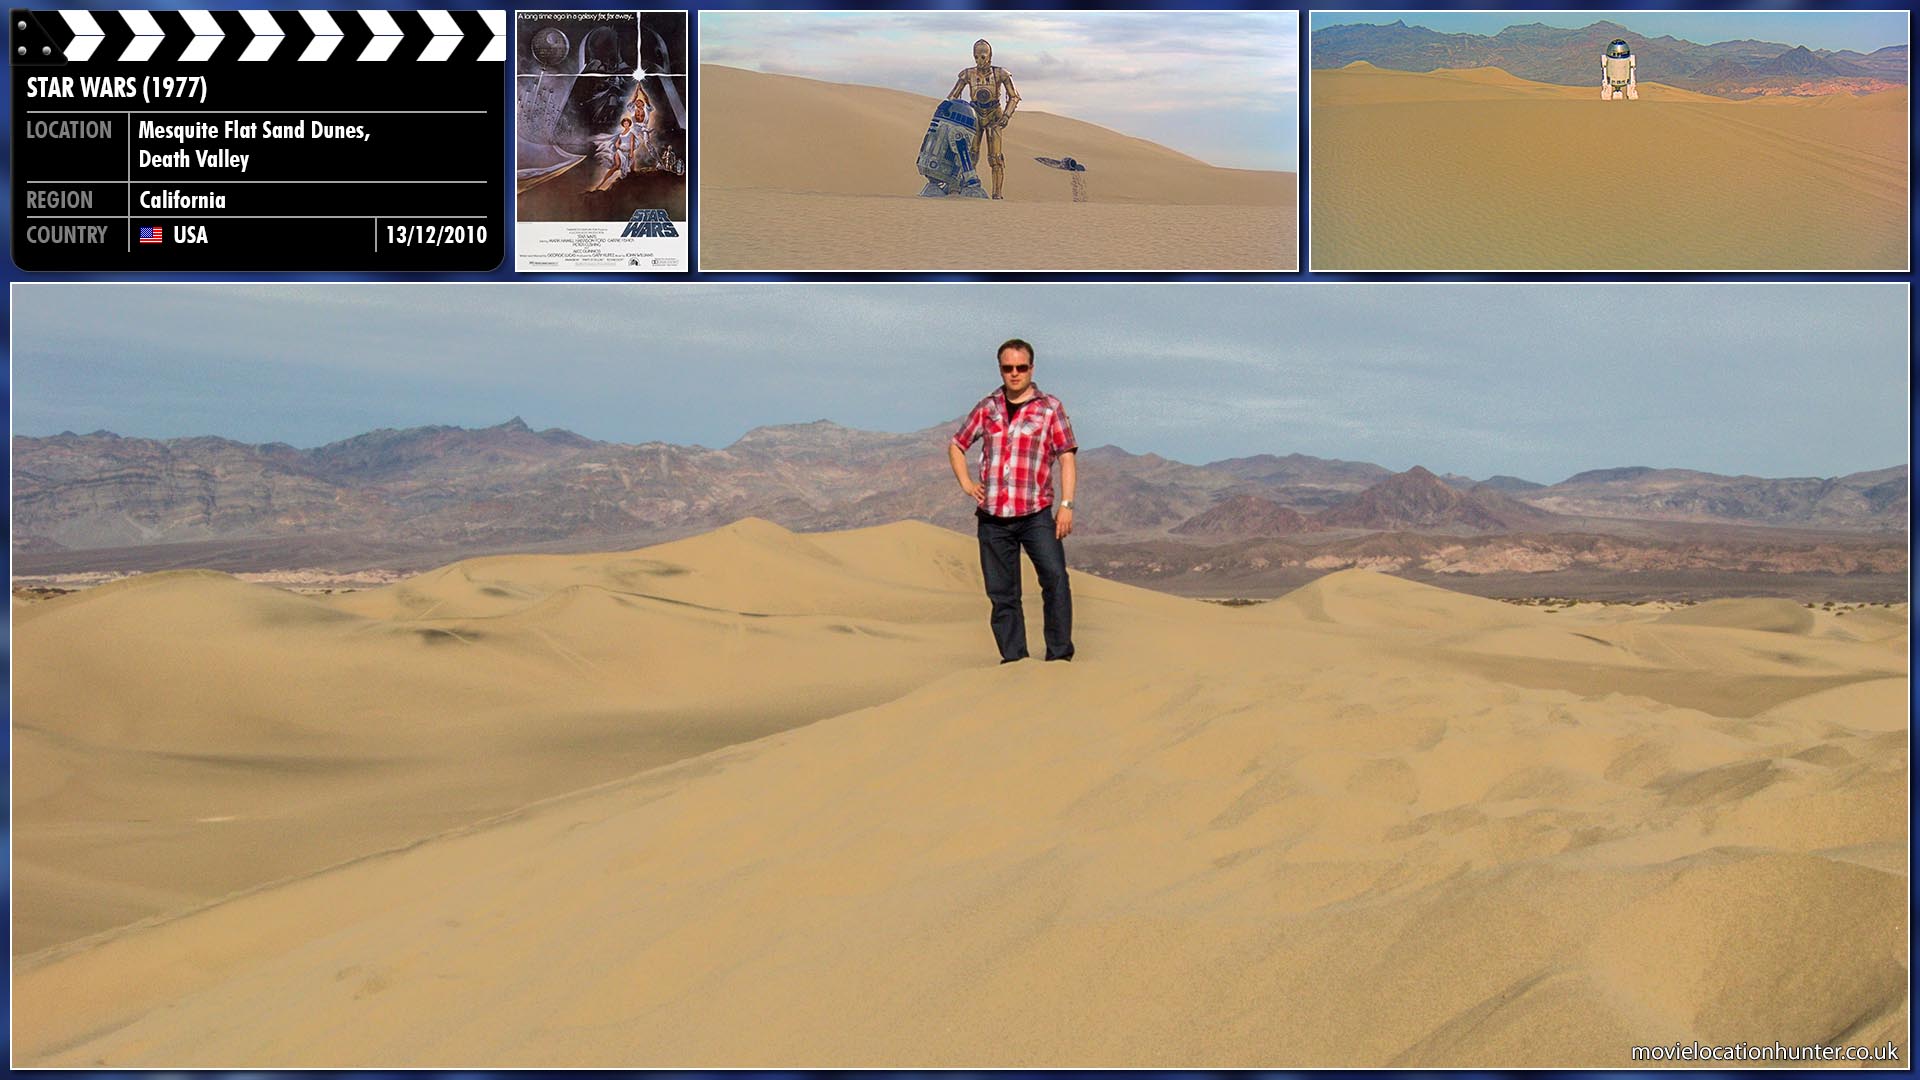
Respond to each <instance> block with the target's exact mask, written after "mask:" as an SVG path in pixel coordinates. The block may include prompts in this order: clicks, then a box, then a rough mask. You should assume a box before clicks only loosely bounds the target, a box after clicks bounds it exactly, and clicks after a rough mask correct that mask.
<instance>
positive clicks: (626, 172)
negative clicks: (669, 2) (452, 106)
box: [514, 25, 687, 221]
mask: <svg viewBox="0 0 1920 1080" xmlns="http://www.w3.org/2000/svg"><path fill="white" fill-rule="evenodd" d="M575 33H576V35H577V36H578V38H579V40H577V41H575V40H572V39H570V38H569V36H568V35H567V33H566V32H565V31H564V30H562V29H561V28H560V27H559V26H554V25H549V26H544V27H541V28H539V29H538V30H537V31H535V32H534V33H533V34H532V35H530V36H529V37H528V38H527V39H525V46H524V49H523V56H522V57H521V72H522V75H521V77H520V78H518V79H516V80H515V83H516V86H515V90H516V102H515V108H516V111H517V115H518V119H519V134H518V139H517V140H516V145H515V158H514V160H515V166H516V168H515V178H514V179H515V190H516V193H517V195H518V210H517V216H518V217H519V219H520V220H522V221H624V220H626V219H627V218H629V217H630V216H632V214H633V211H635V210H641V209H647V210H666V211H667V214H668V216H669V217H670V218H672V219H673V220H675V221H685V220H686V217H687V195H686V143H687V104H686V79H685V77H684V76H678V75H658V74H647V73H644V72H640V71H636V67H635V62H636V60H638V59H641V58H638V57H634V56H631V55H629V53H630V51H631V50H629V48H628V47H627V46H628V44H629V42H627V41H626V40H624V39H623V36H622V35H621V34H620V33H619V32H618V31H616V30H615V29H613V28H612V27H610V26H595V27H591V28H586V27H578V28H575ZM653 37H655V38H658V37H660V35H658V34H654V35H653ZM638 39H639V40H638V43H639V47H640V51H641V52H642V53H644V54H647V56H646V66H648V67H652V66H654V65H655V64H660V63H670V62H671V61H670V60H669V59H668V53H669V52H670V50H668V49H667V48H666V47H665V46H663V45H662V44H661V43H660V42H657V41H649V38H648V32H647V29H646V28H645V27H642V28H641V32H640V34H639V35H638ZM649 46H651V48H650V47H649ZM655 54H658V55H655ZM529 75H531V76H534V77H532V78H529V77H527V76H529ZM623 120H626V121H631V123H629V124H626V125H623V124H622V121H623ZM623 130H624V131H625V132H627V133H628V137H627V138H624V139H623V138H622V133H623Z"/></svg>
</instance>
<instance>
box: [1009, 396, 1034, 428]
mask: <svg viewBox="0 0 1920 1080" xmlns="http://www.w3.org/2000/svg"><path fill="white" fill-rule="evenodd" d="M1039 400H1040V395H1039V394H1035V395H1033V396H1032V397H1030V398H1028V399H1027V400H1025V401H1008V402H1007V423H1009V424H1011V423H1013V418H1014V417H1016V416H1019V415H1020V410H1021V409H1024V408H1026V407H1027V406H1029V405H1031V404H1033V403H1034V402H1036V401H1039Z"/></svg>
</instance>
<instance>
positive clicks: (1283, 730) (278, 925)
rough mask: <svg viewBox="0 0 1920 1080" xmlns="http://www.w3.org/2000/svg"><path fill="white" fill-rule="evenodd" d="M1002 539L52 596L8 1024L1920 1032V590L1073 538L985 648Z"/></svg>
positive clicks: (18, 702)
mask: <svg viewBox="0 0 1920 1080" xmlns="http://www.w3.org/2000/svg"><path fill="white" fill-rule="evenodd" d="M978 573H979V571H978V567H977V555H976V552H975V548H974V545H973V543H972V541H971V540H970V539H969V538H967V537H964V536H960V535H957V534H954V533H949V532H945V531H943V530H940V529H937V528H934V527H932V526H926V525H916V524H901V525H892V526H884V527H880V528H875V529H866V530H859V531H855V532H848V533H837V534H818V535H796V534H792V533H788V532H785V531H784V530H781V529H779V528H777V527H775V526H772V525H768V524H766V523H763V522H757V521H751V520H750V521H746V522H742V523H739V524H736V525H733V526H729V527H728V528H726V529H723V530H720V531H718V532H716V533H711V534H707V535H705V536H700V537H695V538H692V539H690V540H685V541H679V542H676V543H674V544H668V545H662V546H659V547H655V548H649V549H645V550H642V551H638V552H626V553H617V554H607V555H589V556H524V557H502V558H490V559H480V560H472V561H468V562H463V563H458V564H455V565H453V566H450V567H447V568H445V569H443V570H439V571H435V572H432V573H428V574H425V575H421V576H420V577H417V578H413V579H410V580H407V581H404V582H400V583H397V584H395V585H392V586H388V587H386V588H382V589H377V590H371V591H366V592H358V593H351V594H347V595H344V596H332V597H327V596H298V595H294V594H291V593H287V592H284V591H281V590H277V589H273V588H271V587H268V586H265V585H256V584H246V583H241V582H238V581H235V580H233V579H230V578H227V577H225V576H223V575H215V574H204V573H191V572H187V573H179V572H176V573H166V574H156V575H149V576H146V577H142V578H135V579H129V580H127V581H124V582H120V583H116V584H113V585H108V586H102V587H100V588H97V589H93V590H89V591H87V592H82V593H76V594H72V595H68V596H63V597H59V598H56V599H53V600H49V601H44V602H40V603H36V604H32V605H28V606H24V607H19V608H17V609H16V611H15V620H16V626H15V630H14V650H15V675H16V690H15V694H16V697H15V713H14V716H15V730H14V738H15V759H14V760H15V784H16V788H15V805H14V808H13V809H14V814H15V819H14V820H15V830H16V831H15V844H16V847H15V864H14V872H15V881H14V900H15V915H14V918H15V934H16V938H15V946H16V953H17V955H16V958H15V962H14V964H15V966H14V975H15V983H14V996H13V1000H14V1009H13V1031H12V1036H13V1054H14V1059H15V1063H16V1064H21V1065H112V1066H134V1065H152V1066H169V1067H175V1066H191V1065H206V1066H215V1065H218V1066H243V1065H244V1066H272V1065H311V1066H340V1067H374V1066H399V1065H437V1066H449V1067H453V1066H483V1065H495V1066H504V1065H535V1064H546V1065H657V1066H720V1065H741V1066H749V1065H752V1066H758V1065H794V1066H801V1065H804V1066H853V1065H876V1066H908V1065H969V1066H988V1065H1009V1066H1012V1065H1034V1066H1039V1065H1206V1066H1242V1065H1244V1066H1257V1065H1276V1064H1285V1065H1338V1064H1351V1065H1386V1064H1401V1065H1449V1064H1454V1065H1468V1064H1471V1065H1528V1064H1537V1065H1548V1064H1553V1065H1589V1066H1598V1067H1630V1066H1631V1061H1630V1059H1629V1057H1628V1048H1629V1046H1631V1045H1633V1044H1650V1043H1668V1044H1671V1043H1672V1042H1674V1041H1677V1040H1678V1041H1690V1040H1693V1039H1696V1038H1697V1039H1700V1040H1702V1041H1704V1042H1710V1043H1733V1042H1738V1041H1741V1040H1746V1041H1749V1042H1763V1041H1764V1042H1767V1043H1771V1042H1772V1041H1773V1040H1775V1039H1778V1040H1780V1041H1782V1042H1784V1043H1787V1044H1790V1045H1791V1044H1797V1043H1808V1042H1822V1043H1825V1042H1839V1043H1861V1044H1867V1043H1875V1042H1884V1041H1886V1040H1888V1039H1893V1040H1903V1039H1904V1032H1905V1029H1906V1024H1907V1017H1908V1009H1909V1002H1908V996H1907V989H1906V988H1907V980H1908V969H1907V955H1908V934H1909V929H1908V922H1907V910H1908V909H1907V887H1908V866H1907V860H1906V850H1907V844H1908V832H1907V829H1908V826H1907V813H1906V799H1907V790H1908V783H1909V773H1908V730H1907V672H1906V654H1907V643H1908V630H1907V610H1906V608H1905V606H1904V605H1902V606H1900V607H1897V608H1892V609H1887V608H1857V609H1853V610H1850V611H1847V612H1846V613H1845V614H1844V615H1836V614H1832V613H1829V612H1825V611H1815V610H1809V609H1807V608H1803V607H1800V606H1797V605H1794V604H1792V603H1791V602H1786V601H1767V600H1762V601H1715V602H1711V603H1706V604H1699V605H1695V606H1692V607H1687V608H1683V609H1678V610H1670V611H1666V610H1661V609H1660V606H1658V605H1649V606H1647V607H1646V608H1645V609H1642V608H1634V607H1628V606H1604V605H1580V606H1577V607H1574V608H1556V609H1542V608H1538V607H1528V606H1520V605H1512V604H1503V603H1500V602H1497V601H1491V600H1482V599H1477V598H1472V597H1465V596H1461V595H1457V594H1454V593H1450V592H1447V591H1444V590H1440V589H1435V588H1430V587H1427V586H1422V585H1417V584H1413V583H1410V582H1406V581H1403V580H1400V579H1397V578H1390V577H1385V576H1380V575H1375V574H1370V573H1366V572H1361V571H1349V572H1343V573H1339V574H1334V575H1332V576H1329V577H1327V578H1323V579H1321V580H1320V581H1317V582H1315V583H1314V584H1312V585H1309V586H1307V587H1305V588H1303V589H1301V590H1299V591H1297V592H1295V593H1293V594H1291V595H1289V596H1287V597H1285V598H1282V599H1281V600H1278V601H1274V602H1271V603H1267V604H1260V605H1255V606H1249V607H1225V606H1221V605H1216V604H1207V603H1202V602H1199V601H1191V600H1182V599H1177V598H1173V597H1169V596H1165V595H1162V594H1158V593H1153V592H1147V591H1143V590H1139V589H1134V588H1130V587H1127V586H1122V585H1118V584H1115V583H1111V582H1106V581H1102V580H1100V579H1098V578H1093V577H1089V576H1085V575H1079V576H1076V578H1075V589H1076V601H1077V616H1078V632H1077V634H1076V638H1077V643H1078V645H1079V649H1080V656H1079V657H1078V658H1077V659H1076V661H1075V662H1074V663H1072V664H1040V663H1025V664H1016V665H1009V666H1005V667H1002V666H999V665H997V664H995V663H994V662H993V660H994V657H993V656H992V651H991V646H990V641H989V639H988V635H987V629H986V626H985V625H984V623H985V601H984V599H983V598H982V597H981V596H980V595H979V593H978V584H977V582H978ZM1029 588H1030V589H1031V583H1029ZM1035 606H1036V607H1037V605H1035ZM1038 629H1039V628H1038V626H1037V625H1035V626H1033V628H1032V632H1033V633H1034V635H1035V636H1036V638H1037V635H1038ZM650 765H657V767H649V766H650ZM133 920H138V921H133ZM1902 1058H1903V1060H1904V1053H1903V1056H1902Z"/></svg>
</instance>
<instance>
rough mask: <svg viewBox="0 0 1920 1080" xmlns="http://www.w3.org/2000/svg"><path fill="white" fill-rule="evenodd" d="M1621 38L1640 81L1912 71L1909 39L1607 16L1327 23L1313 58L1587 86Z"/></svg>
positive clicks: (1734, 86)
mask: <svg viewBox="0 0 1920 1080" xmlns="http://www.w3.org/2000/svg"><path fill="white" fill-rule="evenodd" d="M1615 38H1623V39H1625V40H1626V41H1627V42H1628V43H1630V44H1631V45H1632V47H1633V52H1634V55H1635V56H1636V57H1637V58H1638V59H1639V70H1640V77H1641V79H1642V80H1646V81H1654V82H1660V83H1665V84H1667V85H1669V86H1678V87H1680V88H1682V89H1685V90H1692V91H1695V92H1698V93H1703V94H1712V95H1714V96H1717V97H1728V98H1749V97H1759V96H1770V95H1778V94H1785V95H1793V96H1812V95H1820V94H1833V93H1853V94H1859V93H1869V92H1872V91H1877V90H1889V89H1893V88H1894V87H1899V86H1905V85H1907V79H1908V70H1907V69H1908V56H1907V46H1906V45H1890V46H1887V47H1886V48H1882V49H1877V50H1875V51H1874V52H1871V53H1861V52H1855V51H1852V50H1839V51H1834V50H1827V49H1818V50H1816V49H1808V48H1807V47H1806V46H1804V45H1785V44H1780V43H1778V42H1767V41H1749V40H1742V41H1722V42H1718V43H1716V44H1713V45H1698V44H1695V43H1694V42H1691V41H1685V40H1682V39H1680V38H1675V37H1670V36H1663V37H1657V38H1650V37H1646V36H1645V35H1642V34H1636V33H1634V32H1633V31H1632V30H1631V29H1630V28H1628V27H1625V26H1621V25H1620V24H1618V23H1612V22H1605V21H1602V22H1596V23H1593V24H1592V25H1590V26H1585V27H1581V28H1580V29H1577V30H1569V29H1562V28H1560V27H1553V26H1545V25H1542V24H1540V23H1529V24H1527V25H1524V26H1509V27H1507V28H1506V29H1505V30H1502V31H1500V32H1499V33H1498V34H1494V35H1491V36H1487V35H1481V34H1442V33H1439V32H1437V31H1434V30H1429V29H1427V28H1426V27H1424V26H1408V25H1407V24H1406V23H1405V22H1404V21H1400V22H1395V23H1392V24H1390V25H1386V26H1374V25H1347V26H1328V27H1325V28H1322V29H1320V30H1315V31H1314V32H1313V36H1312V39H1311V40H1312V65H1313V67H1315V68H1322V69H1325V68H1338V67H1345V66H1346V65H1348V64H1350V63H1353V62H1354V61H1356V60H1361V61H1366V62H1367V63H1370V64H1372V65H1374V66H1375V67H1381V68H1388V69H1390V70H1395V71H1434V70H1438V69H1441V68H1485V67H1497V68H1502V69H1504V70H1506V71H1508V72H1510V73H1512V74H1514V75H1517V76H1519V77H1520V78H1523V79H1529V80H1532V81H1534V82H1544V83H1556V84H1559V85H1561V86H1585V85H1587V84H1588V83H1595V82H1597V80H1598V78H1599V74H1598V66H1599V57H1600V53H1601V51H1602V50H1603V49H1605V48H1606V46H1607V43H1608V42H1610V41H1612V40H1613V39H1615Z"/></svg>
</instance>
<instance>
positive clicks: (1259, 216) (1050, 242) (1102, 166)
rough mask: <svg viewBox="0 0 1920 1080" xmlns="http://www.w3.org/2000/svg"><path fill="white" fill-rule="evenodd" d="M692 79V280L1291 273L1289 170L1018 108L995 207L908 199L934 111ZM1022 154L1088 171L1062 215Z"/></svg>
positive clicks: (725, 78)
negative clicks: (696, 159) (696, 265)
mask: <svg viewBox="0 0 1920 1080" xmlns="http://www.w3.org/2000/svg"><path fill="white" fill-rule="evenodd" d="M700 77H701V87H702V93H703V95H704V96H705V104H704V105H703V106H702V110H701V115H702V122H703V125H704V126H703V129H702V134H701V143H700V153H701V165H700V175H701V181H700V183H701V188H700V195H701V215H700V233H701V240H700V260H701V262H700V265H701V267H702V268H703V269H708V270H743V269H766V268H773V269H812V270H832V269H898V270H913V269H979V270H1001V269H1007V270H1014V269H1062V270H1094V269H1106V270H1120V269H1142V270H1147V269H1167V270H1175V269H1224V270H1236V269H1238V270H1291V269H1294V267H1295V265H1296V258H1295V248H1294V234H1295V231H1296V230H1295V220H1294V214H1295V209H1294V208H1295V203H1296V177H1295V176H1294V174H1292V173H1278V172H1259V171H1251V170H1244V169H1221V168H1215V167H1213V166H1210V165H1207V164H1206V163H1204V162H1201V161H1197V160H1195V159H1193V158H1191V157H1188V156H1186V155H1184V154H1180V153H1177V152H1175V151H1173V150H1169V149H1168V148H1166V147H1164V146H1159V145H1156V144H1154V143H1150V142H1147V141H1145V140H1142V139H1137V138H1133V137H1131V136H1127V135H1123V134H1121V133H1119V132H1116V131H1112V130H1109V129H1106V128H1102V127H1099V126H1097V125H1094V124H1088V123H1083V122H1081V121H1078V120H1073V119H1069V118H1067V117H1063V116H1054V115H1049V114H1047V113H1045V112H1041V111H1038V110H1030V109H1022V110H1020V112H1019V113H1018V114H1017V115H1016V116H1015V118H1014V122H1013V123H1012V124H1010V125H1009V126H1008V127H1007V129H1006V134H1005V140H1006V157H1007V181H1006V183H1007V188H1006V191H1007V199H1006V200H1005V201H1002V202H997V203H989V202H985V201H979V200H963V199H941V200H931V199H920V198H917V197H916V195H915V193H916V192H918V191H919V190H920V186H921V183H922V180H921V178H920V177H919V175H918V174H917V173H916V172H915V171H914V160H913V159H914V154H915V153H916V152H917V151H918V149H919V146H920V139H921V137H922V136H923V135H924V134H925V133H926V129H927V119H928V117H929V116H930V115H931V114H932V111H933V106H934V103H935V102H936V101H937V99H936V98H933V97H927V96H921V95H917V94H907V93H902V92H900V91H897V90H886V89H881V88H878V87H870V86H850V85H843V84H837V83H826V82H819V81H816V80H812V79H801V78H795V77H792V76H786V75H768V74H763V73H760V72H752V71H745V70H742V69H739V68H729V67H721V66H715V65H703V66H702V67H701V69H700ZM1036 157H1053V158H1059V157H1073V158H1075V159H1077V160H1079V161H1081V162H1082V163H1084V164H1086V165H1087V166H1088V169H1089V172H1088V173H1087V174H1086V179H1087V183H1088V185H1089V189H1090V191H1091V194H1092V199H1091V201H1089V202H1085V203H1079V204H1076V203H1073V202H1072V201H1071V197H1072V193H1071V189H1070V186H1069V184H1068V177H1067V174H1065V173H1063V172H1060V171H1057V170H1054V169H1049V168H1047V167H1045V166H1043V165H1040V164H1039V163H1037V162H1036V161H1035V160H1034V159H1035V158H1036ZM956 232H963V233H964V234H965V235H966V237H967V239H966V241H965V242H964V243H958V244H956V243H955V242H954V241H953V240H952V239H951V238H952V237H953V236H954V235H955V233H956ZM1147 237H1155V238H1158V239H1157V240H1156V241H1155V242H1152V243H1143V242H1142V241H1143V239H1144V238H1147Z"/></svg>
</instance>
